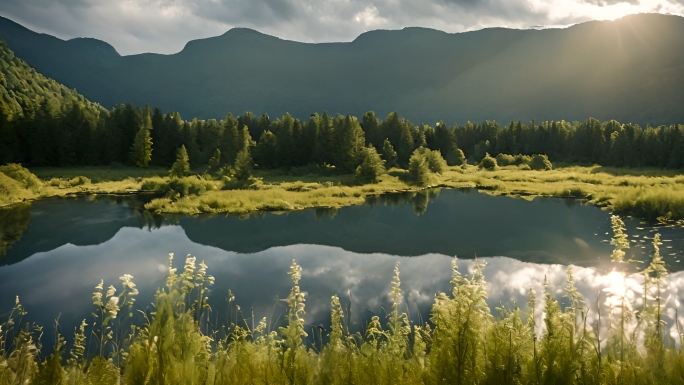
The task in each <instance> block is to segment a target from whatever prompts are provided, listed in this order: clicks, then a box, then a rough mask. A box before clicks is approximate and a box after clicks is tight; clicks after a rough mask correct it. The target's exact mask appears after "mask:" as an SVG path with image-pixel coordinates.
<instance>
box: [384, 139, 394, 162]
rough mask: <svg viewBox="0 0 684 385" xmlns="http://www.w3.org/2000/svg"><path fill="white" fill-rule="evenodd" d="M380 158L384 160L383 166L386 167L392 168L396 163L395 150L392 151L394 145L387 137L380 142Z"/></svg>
mask: <svg viewBox="0 0 684 385" xmlns="http://www.w3.org/2000/svg"><path fill="white" fill-rule="evenodd" d="M382 158H383V159H384V160H385V166H386V167H387V168H392V167H395V166H396V165H397V152H396V151H394V147H393V146H392V143H391V142H390V140H389V139H387V138H385V141H384V142H383V144H382Z"/></svg>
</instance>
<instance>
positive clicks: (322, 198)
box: [0, 166, 684, 220]
mask: <svg viewBox="0 0 684 385" xmlns="http://www.w3.org/2000/svg"><path fill="white" fill-rule="evenodd" d="M32 171H34V172H35V174H36V175H37V176H38V177H39V178H40V179H41V180H42V181H43V185H42V186H41V187H40V188H36V187H35V186H34V188H33V189H32V190H30V189H22V188H21V186H19V185H18V184H17V183H14V182H12V181H9V182H8V183H7V184H6V185H7V186H9V187H6V188H5V189H6V190H10V189H11V191H1V190H0V204H7V203H13V202H17V201H22V200H30V199H37V198H41V197H50V196H64V195H70V194H90V193H93V194H121V193H135V192H139V191H142V190H148V191H156V192H160V193H162V194H163V196H162V197H159V198H156V199H154V200H152V202H150V203H149V204H148V205H147V206H146V207H147V208H148V209H149V210H150V211H152V212H155V213H179V214H191V215H192V214H200V213H225V214H246V213H250V212H255V211H287V210H301V209H306V208H316V207H329V208H338V207H343V206H348V205H354V204H362V203H363V202H364V201H365V199H366V197H368V196H371V195H378V194H383V193H388V192H395V191H417V190H420V189H423V188H425V187H430V186H432V187H434V186H440V187H450V188H464V187H467V188H478V189H480V190H481V191H483V192H486V193H488V194H492V195H519V196H525V197H529V198H530V199H532V198H534V197H537V196H553V197H574V198H582V199H586V200H587V201H588V202H589V203H591V204H595V205H598V206H601V207H605V208H608V209H611V210H615V211H619V212H624V213H629V214H633V215H636V216H639V217H643V218H649V219H656V218H660V219H662V220H666V219H672V220H681V219H684V175H679V174H678V173H677V172H675V171H668V170H657V169H641V170H637V169H614V168H603V167H600V166H564V167H558V168H556V169H554V170H549V171H532V170H524V169H520V168H518V167H515V166H506V167H502V168H498V169H496V170H491V171H490V170H483V169H480V168H478V167H476V166H466V167H464V168H461V167H450V168H448V169H447V170H446V171H445V172H444V173H442V174H433V175H432V176H431V180H430V183H429V186H419V185H416V184H414V183H412V182H411V181H409V180H408V179H409V178H408V173H407V172H406V171H404V170H400V169H391V170H390V171H389V172H388V173H387V174H385V175H382V176H380V178H379V181H378V182H377V183H373V184H364V185H360V184H358V183H357V182H356V181H355V180H354V178H353V176H351V175H337V176H327V177H326V176H318V175H307V176H292V175H287V174H285V173H283V172H279V171H261V172H259V171H257V172H256V173H255V175H254V177H253V178H252V180H250V181H249V182H247V183H238V182H236V181H233V180H230V179H229V178H223V179H218V178H216V179H214V178H206V177H199V176H195V177H187V178H183V180H182V183H181V186H177V185H176V186H170V184H169V182H170V179H169V178H168V177H166V176H165V175H166V171H165V170H163V169H139V168H118V169H108V168H105V167H102V168H99V167H87V168H78V169H35V170H32ZM0 177H2V176H0ZM79 177H85V179H83V178H81V179H79ZM74 181H75V182H74ZM10 182H11V183H10ZM15 185H16V186H15ZM179 189H180V190H179Z"/></svg>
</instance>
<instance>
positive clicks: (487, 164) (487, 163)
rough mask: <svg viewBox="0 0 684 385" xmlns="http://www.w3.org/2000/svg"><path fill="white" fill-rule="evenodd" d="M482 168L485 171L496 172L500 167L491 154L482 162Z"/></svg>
mask: <svg viewBox="0 0 684 385" xmlns="http://www.w3.org/2000/svg"><path fill="white" fill-rule="evenodd" d="M480 167H481V168H484V169H485V170H496V168H497V167H498V165H497V164H496V159H494V158H492V157H491V156H490V155H489V153H487V154H485V157H484V158H482V160H481V161H480Z"/></svg>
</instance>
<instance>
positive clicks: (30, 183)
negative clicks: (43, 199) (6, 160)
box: [0, 163, 43, 204]
mask: <svg viewBox="0 0 684 385" xmlns="http://www.w3.org/2000/svg"><path fill="white" fill-rule="evenodd" d="M42 187H43V182H41V181H40V179H38V177H36V176H35V175H33V174H32V173H31V172H30V171H29V170H28V169H26V168H24V167H22V166H21V165H19V164H14V163H10V164H7V165H5V166H0V204H7V203H14V202H18V201H22V200H26V199H30V198H33V197H34V196H35V195H36V194H38V193H39V192H40V191H41V189H42Z"/></svg>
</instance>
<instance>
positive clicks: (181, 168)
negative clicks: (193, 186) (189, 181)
mask: <svg viewBox="0 0 684 385" xmlns="http://www.w3.org/2000/svg"><path fill="white" fill-rule="evenodd" d="M188 174H190V158H189V157H188V151H187V150H186V149H185V146H181V148H179V149H178V152H177V154H176V161H175V162H173V165H172V166H171V170H169V175H170V176H171V177H175V178H182V177H184V176H187V175H188Z"/></svg>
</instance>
